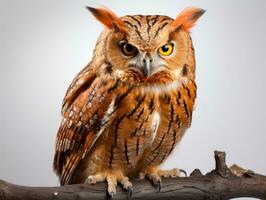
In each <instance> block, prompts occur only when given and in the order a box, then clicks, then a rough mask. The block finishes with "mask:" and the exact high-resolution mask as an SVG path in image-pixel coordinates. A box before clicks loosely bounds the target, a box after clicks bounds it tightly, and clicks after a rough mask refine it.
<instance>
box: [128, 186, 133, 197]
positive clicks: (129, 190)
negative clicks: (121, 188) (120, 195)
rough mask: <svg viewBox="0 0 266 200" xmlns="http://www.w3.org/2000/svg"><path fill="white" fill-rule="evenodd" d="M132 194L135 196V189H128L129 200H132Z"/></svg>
mask: <svg viewBox="0 0 266 200" xmlns="http://www.w3.org/2000/svg"><path fill="white" fill-rule="evenodd" d="M132 194H133V188H132V187H131V188H128V190H127V199H132Z"/></svg>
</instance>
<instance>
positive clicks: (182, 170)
mask: <svg viewBox="0 0 266 200" xmlns="http://www.w3.org/2000/svg"><path fill="white" fill-rule="evenodd" d="M179 171H180V172H182V173H183V174H184V175H185V177H187V172H186V171H185V170H184V169H179Z"/></svg>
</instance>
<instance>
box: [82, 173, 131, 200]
mask: <svg viewBox="0 0 266 200" xmlns="http://www.w3.org/2000/svg"><path fill="white" fill-rule="evenodd" d="M103 181H106V182H107V185H108V188H107V190H108V194H109V197H113V196H114V195H115V194H116V186H117V183H120V184H121V185H122V187H123V189H124V190H127V191H128V192H129V196H130V198H131V195H132V190H133V185H132V183H131V182H130V181H129V180H128V177H126V176H124V175H123V174H122V173H121V172H112V171H111V172H104V173H98V174H95V175H90V176H88V178H87V179H86V181H85V184H96V183H98V182H103Z"/></svg>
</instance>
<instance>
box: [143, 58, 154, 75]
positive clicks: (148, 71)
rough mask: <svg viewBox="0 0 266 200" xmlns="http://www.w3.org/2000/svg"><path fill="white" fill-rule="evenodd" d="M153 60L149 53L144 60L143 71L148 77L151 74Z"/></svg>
mask: <svg viewBox="0 0 266 200" xmlns="http://www.w3.org/2000/svg"><path fill="white" fill-rule="evenodd" d="M151 62H152V58H151V56H149V55H146V56H145V57H144V58H143V60H142V67H141V71H142V73H143V74H144V75H145V76H146V77H148V76H150V75H151Z"/></svg>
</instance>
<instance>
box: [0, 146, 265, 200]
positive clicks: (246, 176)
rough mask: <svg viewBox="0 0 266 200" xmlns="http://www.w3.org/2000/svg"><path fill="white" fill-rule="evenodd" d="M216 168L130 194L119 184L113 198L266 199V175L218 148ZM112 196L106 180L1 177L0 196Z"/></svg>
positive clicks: (32, 199) (43, 199)
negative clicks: (17, 181)
mask: <svg viewBox="0 0 266 200" xmlns="http://www.w3.org/2000/svg"><path fill="white" fill-rule="evenodd" d="M215 161H216V168H215V169H214V170H213V171H211V172H209V173H207V174H206V175H202V174H201V172H200V171H199V170H198V169H195V170H194V171H193V172H192V173H191V174H190V176H189V177H179V178H165V179H163V182H162V185H161V190H160V191H159V190H158V187H155V186H153V185H152V184H151V183H150V182H149V181H147V180H135V181H133V187H134V188H133V193H132V196H130V195H129V194H128V193H127V192H126V191H123V190H122V189H121V187H119V186H118V188H117V194H116V195H115V196H114V197H113V199H128V198H130V197H131V198H132V199H139V200H144V199H153V200H156V199H158V200H159V199H160V200H164V199H171V200H175V199H182V200H184V199H186V200H201V199H213V200H218V199H219V200H224V199H231V198H236V197H254V198H259V199H266V176H262V175H259V174H256V173H254V172H252V171H250V170H244V169H242V168H240V167H238V166H237V165H233V166H232V167H230V168H228V167H227V165H226V163H225V153H224V152H218V151H215ZM106 198H108V196H107V192H106V184H104V183H100V184H96V185H83V184H80V185H68V186H63V187H26V186H19V185H14V184H10V183H7V182H5V181H0V200H13V199H16V200H24V199H25V200H54V199H57V200H75V199H79V200H83V199H84V200H88V199H93V200H98V199H106Z"/></svg>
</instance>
